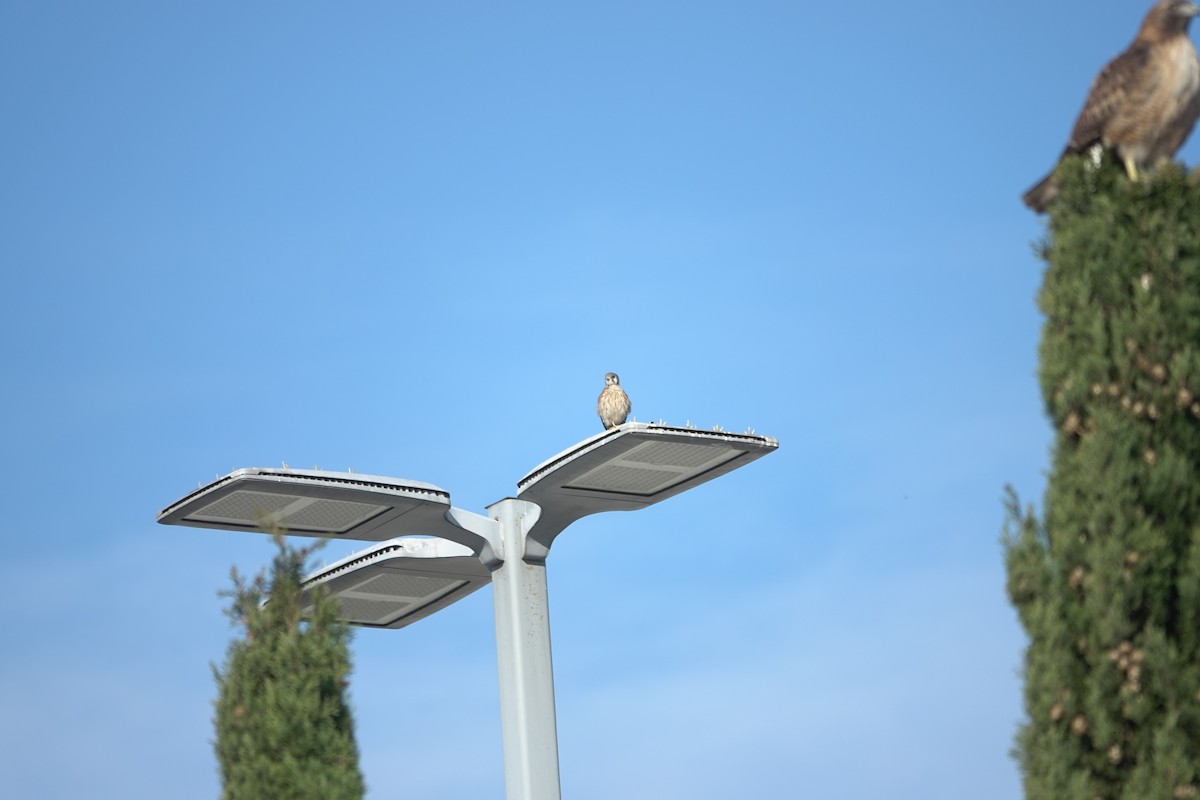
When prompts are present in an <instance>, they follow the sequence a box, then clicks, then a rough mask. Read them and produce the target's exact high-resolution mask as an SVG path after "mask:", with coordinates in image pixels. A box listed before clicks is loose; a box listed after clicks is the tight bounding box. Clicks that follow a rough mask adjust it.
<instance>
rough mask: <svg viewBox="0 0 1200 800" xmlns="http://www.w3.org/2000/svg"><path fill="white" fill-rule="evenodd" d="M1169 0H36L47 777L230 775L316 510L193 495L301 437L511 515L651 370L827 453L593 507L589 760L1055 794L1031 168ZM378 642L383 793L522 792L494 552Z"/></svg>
mask: <svg viewBox="0 0 1200 800" xmlns="http://www.w3.org/2000/svg"><path fill="white" fill-rule="evenodd" d="M1147 5H1148V4H1146V3H1129V2H1125V3H1120V2H1091V3H1084V2H1077V1H1075V0H1070V1H1069V2H1068V1H1066V0H1064V1H1063V2H1057V3H1053V4H1045V3H1034V2H1029V1H1028V0H1014V2H1010V3H992V4H982V5H981V4H967V5H963V4H961V3H950V2H945V1H944V0H938V1H937V2H924V3H921V2H918V3H915V4H914V3H909V4H898V3H882V2H874V1H873V0H862V1H861V2H856V3H843V4H828V3H826V4H801V3H783V2H749V3H747V2H739V3H731V2H730V3H714V2H695V1H694V0H693V2H687V3H683V2H655V1H654V0H642V2H638V3H626V2H619V1H618V0H613V1H610V2H607V3H603V4H599V3H593V4H580V3H527V2H515V3H508V4H499V3H497V4H485V3H477V2H474V3H473V2H442V3H416V2H401V1H399V0H396V1H394V2H354V3H336V4H335V3H320V4H318V3H304V2H301V3H286V4H285V3H278V2H275V3H252V4H245V3H223V2H216V3H213V2H209V3H190V2H178V3H158V2H141V3H134V2H119V1H118V0H113V2H106V3H82V2H75V3H69V2H33V1H32V0H9V1H8V2H5V3H3V4H0V102H2V104H3V110H4V123H3V125H0V143H2V144H3V153H4V158H3V159H0V264H2V265H3V267H4V275H5V276H6V290H5V291H4V292H2V293H0V312H2V313H0V333H2V334H3V336H0V342H2V344H0V347H2V348H3V351H2V355H3V363H4V365H5V375H6V380H5V382H4V387H5V388H4V391H3V392H2V393H0V412H2V413H0V419H2V420H3V426H4V430H3V440H4V455H5V458H4V459H3V465H2V466H0V469H2V470H3V476H2V477H3V481H2V483H0V485H2V486H3V489H2V490H0V491H3V501H4V502H3V505H4V508H5V510H6V514H7V520H6V522H7V528H8V534H7V535H6V537H5V552H6V557H5V558H4V559H3V560H2V561H0V585H3V586H5V587H6V589H7V593H8V595H9V597H10V611H11V613H10V615H9V622H8V623H7V624H8V626H9V628H8V630H9V633H8V635H7V636H5V637H4V644H3V645H2V646H0V647H2V649H0V654H2V656H3V657H2V658H0V775H3V776H4V783H5V787H6V791H7V792H8V793H10V794H11V795H12V796H14V797H38V798H42V799H43V800H55V799H57V798H72V799H73V798H77V797H82V796H87V797H91V798H98V799H101V800H102V799H104V798H122V799H123V800H128V798H161V797H171V798H177V799H178V800H191V799H192V798H212V797H215V796H217V794H218V792H219V783H218V779H217V775H216V768H215V760H214V757H213V754H212V749H211V744H210V743H211V738H212V735H213V733H212V726H211V714H212V710H211V702H212V699H213V697H214V691H215V690H214V685H213V681H212V676H211V672H210V667H209V665H210V663H212V662H220V661H222V659H223V658H224V652H225V647H226V645H227V643H228V641H229V640H230V637H231V636H232V635H233V631H231V629H230V628H229V626H228V622H227V620H226V619H225V617H224V616H223V614H222V611H221V609H222V601H221V600H220V599H219V598H218V597H217V592H218V591H219V590H221V589H223V588H225V587H226V586H227V585H228V581H227V576H228V571H229V567H230V566H231V565H233V564H236V565H238V567H239V568H240V569H242V570H245V571H253V570H255V569H257V567H258V566H259V565H260V564H262V563H264V562H265V561H266V560H268V559H269V557H270V554H271V545H270V541H269V540H268V539H266V538H265V537H256V536H253V535H248V534H237V533H225V532H216V531H207V530H199V529H189V528H166V527H162V526H159V525H157V524H156V523H155V521H154V517H155V513H156V512H157V511H158V510H159V509H160V508H161V507H163V506H165V505H167V504H168V503H170V502H171V501H173V500H175V499H176V498H178V497H180V496H181V495H183V494H185V493H187V492H188V491H190V490H191V489H193V488H195V486H196V485H197V483H198V482H206V481H209V480H211V479H213V478H214V477H216V476H217V475H219V474H225V473H227V472H229V471H230V470H233V469H236V468H239V467H245V466H274V465H277V464H279V463H280V462H281V461H286V462H288V463H289V464H290V465H291V466H294V467H309V466H320V467H321V468H324V469H337V470H343V469H347V468H353V469H354V470H355V471H357V472H369V473H375V474H383V475H394V476H399V477H406V478H413V479H417V480H424V481H429V482H432V483H435V484H438V485H439V486H442V487H444V488H446V489H447V490H449V491H450V492H451V495H452V500H453V502H454V504H455V505H457V506H460V507H463V508H467V509H470V510H475V511H482V509H483V507H484V506H486V505H487V504H489V503H491V502H493V501H495V500H498V499H500V498H502V497H505V496H508V495H511V494H513V493H514V492H515V484H516V481H517V479H518V478H520V477H521V476H522V475H524V474H525V472H526V471H528V470H529V469H530V468H532V467H534V466H535V465H537V464H539V463H540V462H541V461H543V460H544V459H546V458H548V457H549V456H551V455H553V454H555V453H557V452H558V451H560V450H563V449H564V448H566V447H568V446H570V445H571V444H573V443H575V442H577V441H579V440H581V439H584V438H586V437H587V436H590V435H592V434H593V433H594V432H596V431H597V430H599V428H598V421H597V420H596V418H595V415H594V402H595V397H596V394H597V393H598V392H599V390H600V389H601V388H602V385H603V375H604V373H605V372H606V371H609V370H612V371H616V372H619V373H620V374H621V377H622V383H623V384H624V385H625V387H626V388H627V390H628V391H629V394H630V396H631V398H632V400H633V405H634V413H635V415H636V416H637V418H638V419H640V420H658V419H663V420H665V421H667V422H671V423H675V424H682V423H685V422H691V423H692V424H694V425H699V426H702V427H710V426H711V425H715V424H719V425H722V426H724V427H725V428H727V429H730V430H743V429H745V428H747V427H753V428H754V429H755V430H757V431H758V432H759V433H762V434H767V435H771V436H775V437H777V438H778V439H779V441H780V449H779V452H778V453H776V454H773V455H771V456H770V457H768V458H766V459H763V460H761V461H758V462H755V463H754V464H753V465H751V466H749V467H747V468H745V469H743V470H739V471H737V472H734V473H732V474H730V475H728V476H726V477H723V478H721V479H720V480H718V481H715V482H713V483H710V484H706V485H705V486H703V487H702V488H700V489H697V490H695V491H693V492H689V493H686V494H684V495H681V496H679V497H676V498H672V499H671V500H668V501H666V502H664V503H662V504H660V505H658V506H654V507H652V508H649V509H646V510H643V511H639V512H636V513H632V514H608V515H601V516H599V517H591V518H587V519H585V520H582V521H581V522H579V523H577V524H576V525H575V526H573V527H572V528H571V529H570V530H569V531H567V532H566V533H565V534H564V535H563V536H562V537H560V538H559V539H558V541H557V543H556V544H555V547H554V551H553V553H552V554H551V558H550V562H549V580H550V591H551V603H552V630H553V641H554V655H555V671H556V688H557V702H558V716H559V740H560V756H561V763H562V782H563V793H564V796H567V797H571V798H574V799H575V800H593V799H594V800H602V799H603V800H608V799H609V798H614V797H620V798H625V799H626V800H643V799H644V800H674V799H675V798H688V800H704V799H705V798H729V797H755V796H799V795H801V794H804V795H805V796H812V797H831V796H837V797H871V796H879V795H881V794H885V793H886V795H887V796H892V797H903V798H922V800H936V799H937V798H960V797H964V796H969V797H976V798H1011V797H1014V796H1016V795H1018V793H1019V780H1018V775H1017V771H1016V768H1015V766H1014V763H1013V762H1012V760H1011V759H1010V757H1009V755H1008V751H1009V748H1010V746H1011V741H1012V734H1013V732H1014V729H1015V726H1016V725H1017V723H1018V721H1019V720H1020V718H1021V715H1022V711H1021V702H1020V683H1019V677H1018V670H1019V667H1020V658H1021V649H1022V647H1023V645H1024V637H1023V635H1022V632H1021V630H1020V628H1019V627H1018V625H1017V623H1016V620H1015V615H1014V613H1013V611H1012V609H1011V608H1010V607H1009V605H1008V603H1007V601H1006V599H1005V596H1004V592H1003V580H1004V572H1003V566H1002V561H1001V551H1000V547H999V543H998V537H999V532H1000V528H1001V524H1002V520H1003V513H1002V505H1001V497H1002V491H1003V487H1004V485H1005V484H1006V483H1011V484H1013V485H1014V486H1015V487H1016V488H1017V489H1018V490H1019V491H1020V493H1021V494H1022V496H1023V498H1024V499H1025V500H1026V501H1032V502H1038V501H1040V498H1041V493H1042V491H1043V486H1044V471H1045V469H1046V467H1047V464H1048V446H1049V443H1050V432H1049V429H1048V426H1047V424H1046V422H1045V420H1044V417H1043V414H1042V408H1041V401H1040V398H1039V394H1038V388H1037V383H1036V348H1037V339H1038V332H1039V326H1040V324H1041V319H1040V316H1039V314H1038V312H1037V310H1036V308H1035V306H1034V294H1035V292H1036V290H1037V287H1038V284H1039V282H1040V277H1041V264H1040V263H1039V262H1038V261H1037V259H1036V258H1035V257H1034V255H1033V251H1032V245H1033V243H1034V242H1036V241H1037V240H1038V239H1039V237H1040V236H1041V234H1042V221H1041V220H1039V219H1038V218H1037V217H1035V216H1034V215H1032V214H1031V213H1029V212H1028V211H1027V210H1026V209H1025V208H1024V207H1023V206H1022V205H1021V204H1020V200H1019V197H1020V194H1021V193H1022V192H1023V191H1024V190H1025V189H1026V188H1027V187H1028V186H1029V185H1030V184H1032V183H1033V182H1034V181H1035V180H1036V179H1037V178H1039V177H1040V176H1041V175H1042V174H1043V173H1044V172H1045V171H1046V170H1048V169H1049V168H1050V167H1051V166H1052V165H1053V163H1054V159H1055V158H1056V156H1057V154H1058V152H1059V150H1060V148H1061V147H1062V144H1063V142H1064V141H1065V139H1066V136H1067V133H1068V131H1069V129H1070V127H1071V124H1072V122H1073V120H1074V116H1075V114H1076V113H1077V111H1078V109H1079V107H1080V106H1081V104H1082V101H1083V97H1084V94H1085V92H1086V89H1087V86H1088V84H1089V82H1090V81H1091V78H1092V77H1093V75H1094V74H1095V73H1096V71H1097V70H1098V69H1099V68H1100V66H1101V65H1102V64H1103V63H1104V62H1105V61H1106V60H1107V59H1109V58H1110V57H1112V56H1113V55H1115V54H1116V53H1117V52H1118V51H1119V50H1120V49H1121V48H1123V47H1124V46H1125V45H1126V44H1127V43H1128V41H1129V40H1130V39H1131V38H1132V36H1133V33H1134V31H1135V29H1136V27H1137V24H1138V22H1139V21H1140V17H1141V16H1142V14H1143V13H1144V11H1145V8H1146V7H1147ZM1197 147H1198V145H1197V144H1196V142H1195V141H1192V142H1190V143H1189V144H1188V145H1187V146H1186V147H1185V148H1184V150H1183V151H1182V153H1181V157H1182V159H1183V160H1184V161H1187V162H1189V163H1194V162H1196V161H1197V160H1198V157H1200V153H1198V152H1197ZM352 549H354V547H353V545H351V544H349V543H336V544H332V545H330V546H329V547H328V548H326V550H325V552H324V555H323V557H324V558H326V559H327V560H330V561H332V560H335V559H336V558H340V557H341V556H342V555H344V554H346V553H348V552H350V551H351V550H352ZM354 659H355V673H354V677H353V683H352V689H351V690H352V700H353V703H354V707H355V712H356V715H357V722H358V737H359V745H360V748H361V751H362V766H363V769H364V772H365V774H366V779H367V783H368V785H369V792H370V794H369V796H370V797H371V798H390V797H414V798H415V797H419V798H427V799H429V800H459V799H460V798H462V799H466V798H471V799H472V800H476V799H477V798H500V797H502V795H503V776H502V760H501V752H500V723H499V709H498V698H497V687H496V673H495V644H494V638H493V629H492V609H491V596H490V592H489V591H482V592H479V593H477V594H475V595H473V596H471V597H470V598H468V599H467V600H465V601H463V602H461V603H459V604H457V605H455V606H453V607H451V608H449V609H447V610H445V611H443V612H441V613H439V614H438V615H436V616H434V617H432V618H430V619H428V620H425V621H422V622H420V623H418V624H416V625H414V626H413V627H411V628H408V629H405V630H403V631H399V632H397V631H371V630H368V631H361V632H359V633H358V635H357V636H356V638H355V642H354Z"/></svg>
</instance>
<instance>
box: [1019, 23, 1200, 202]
mask: <svg viewBox="0 0 1200 800" xmlns="http://www.w3.org/2000/svg"><path fill="white" fill-rule="evenodd" d="M1197 13H1200V7H1197V6H1196V4H1195V3H1192V2H1189V0H1161V2H1158V3H1155V4H1154V7H1153V8H1151V9H1150V12H1149V13H1148V14H1147V15H1146V19H1145V20H1143V21H1142V27H1141V28H1140V29H1139V30H1138V34H1137V36H1136V37H1135V38H1134V40H1133V44H1131V45H1129V47H1128V49H1126V50H1125V52H1123V53H1121V54H1120V55H1119V56H1117V57H1116V58H1114V59H1113V60H1112V61H1110V62H1109V63H1108V65H1107V66H1105V67H1104V69H1102V70H1100V74H1099V75H1097V76H1096V79H1095V80H1094V81H1093V82H1092V88H1091V89H1090V90H1089V91H1088V96H1087V101H1086V102H1085V103H1084V104H1083V111H1081V112H1079V119H1077V120H1076V121H1075V128H1074V130H1072V131H1071V138H1070V140H1069V141H1068V142H1067V147H1066V149H1065V150H1063V154H1062V155H1061V156H1059V159H1058V160H1059V162H1061V161H1062V160H1063V159H1064V158H1066V157H1067V156H1069V155H1074V154H1076V153H1084V152H1087V151H1089V150H1091V149H1092V148H1093V147H1095V146H1096V145H1102V146H1104V147H1108V148H1112V149H1113V150H1115V151H1116V154H1117V157H1118V158H1120V159H1121V162H1122V163H1123V164H1124V165H1125V172H1126V174H1128V175H1129V179H1130V180H1135V181H1136V180H1137V176H1138V170H1139V169H1141V168H1145V167H1154V166H1156V165H1157V164H1159V163H1160V162H1162V161H1166V160H1168V159H1170V158H1172V157H1173V156H1174V155H1175V153H1176V151H1178V150H1179V148H1180V147H1181V146H1182V145H1183V143H1184V141H1185V140H1186V139H1187V137H1188V134H1190V133H1191V132H1192V126H1194V125H1195V124H1196V118H1197V117H1200V59H1198V58H1197V57H1196V48H1195V46H1194V45H1193V44H1192V40H1191V39H1189V38H1188V25H1189V24H1190V23H1191V21H1192V17H1194V16H1196V14H1197ZM1057 195H1058V183H1057V181H1056V180H1055V178H1054V172H1053V171H1051V172H1050V174H1049V175H1047V176H1046V177H1045V178H1043V179H1042V180H1041V181H1039V182H1038V184H1037V185H1036V186H1034V187H1033V188H1032V189H1030V190H1029V191H1028V192H1026V193H1025V196H1024V197H1023V198H1022V200H1024V201H1025V205H1027V206H1029V207H1030V208H1032V209H1033V210H1034V211H1037V212H1039V213H1040V212H1043V211H1045V210H1046V208H1047V206H1049V205H1050V203H1051V202H1053V200H1054V198H1055V197H1056V196H1057Z"/></svg>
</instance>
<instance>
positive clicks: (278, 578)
mask: <svg viewBox="0 0 1200 800" xmlns="http://www.w3.org/2000/svg"><path fill="white" fill-rule="evenodd" d="M275 539H276V543H277V545H278V552H277V553H276V554H275V558H274V561H273V563H272V565H271V570H270V577H269V579H268V577H267V575H265V574H264V573H262V572H260V573H259V574H258V575H257V576H256V577H255V578H254V579H253V580H246V579H245V578H244V577H243V576H242V575H240V574H238V571H237V569H236V568H235V569H234V570H233V572H232V578H233V589H232V590H231V591H229V592H225V593H223V594H224V595H225V596H227V597H229V598H231V602H230V605H229V608H228V610H227V613H228V614H229V616H230V618H231V619H232V620H233V622H234V624H235V625H236V626H238V627H239V628H241V630H242V632H243V633H244V638H242V639H237V640H234V641H233V642H231V643H230V646H229V651H228V653H227V656H226V661H225V667H224V669H223V670H218V669H216V668H214V670H213V672H214V674H215V676H216V681H217V686H218V698H217V700H216V704H215V705H216V729H217V740H216V751H217V760H218V763H219V766H220V771H221V783H222V795H221V796H222V798H223V800H306V799H307V798H311V799H312V800H359V799H360V798H362V796H363V792H364V787H363V780H362V774H361V773H360V771H359V767H358V749H357V745H356V744H355V740H354V724H353V719H352V716H351V712H350V707H349V705H348V703H347V700H346V688H347V679H348V677H349V674H350V655H349V640H350V632H349V629H348V627H347V626H346V625H345V624H344V623H342V622H340V621H339V620H338V618H337V601H336V600H334V599H333V598H331V597H329V596H328V595H326V594H324V593H315V594H314V595H313V596H312V598H311V599H310V600H309V601H306V600H305V599H304V598H303V596H302V593H301V582H302V579H303V576H304V572H305V565H306V563H307V561H308V559H309V557H310V555H311V554H312V552H313V550H314V549H315V546H314V547H308V548H302V549H297V548H293V547H290V546H289V545H288V544H287V543H286V541H285V540H284V537H283V536H282V535H281V534H279V533H278V532H276V536H275ZM264 599H266V600H268V602H266V603H265V604H264V603H263V600H264ZM308 602H311V603H312V606H311V608H305V606H306V605H307V604H308Z"/></svg>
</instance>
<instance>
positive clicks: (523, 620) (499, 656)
mask: <svg viewBox="0 0 1200 800" xmlns="http://www.w3.org/2000/svg"><path fill="white" fill-rule="evenodd" d="M488 513H489V514H490V515H491V517H492V518H493V519H495V520H496V521H497V522H499V523H500V540H501V543H502V544H501V546H502V548H503V550H504V554H503V556H502V557H503V559H504V560H503V561H502V562H501V564H500V565H499V566H498V567H496V568H495V569H493V570H492V587H493V591H494V594H493V597H494V598H495V603H494V605H495V611H496V662H497V668H498V672H499V675H500V718H501V725H502V729H503V739H504V783H505V789H506V797H508V798H510V800H559V794H560V787H559V777H558V730H557V722H556V720H555V713H554V666H553V661H552V658H551V653H550V603H549V597H548V595H547V592H546V562H545V561H544V560H537V561H532V560H527V559H526V558H525V542H526V536H527V535H528V533H529V531H530V530H532V529H533V526H534V524H536V523H537V520H538V517H539V516H540V514H541V509H540V508H538V506H536V505H534V504H533V503H529V502H526V501H524V500H514V499H512V498H508V499H505V500H501V501H500V502H498V503H496V504H494V505H492V506H489V507H488Z"/></svg>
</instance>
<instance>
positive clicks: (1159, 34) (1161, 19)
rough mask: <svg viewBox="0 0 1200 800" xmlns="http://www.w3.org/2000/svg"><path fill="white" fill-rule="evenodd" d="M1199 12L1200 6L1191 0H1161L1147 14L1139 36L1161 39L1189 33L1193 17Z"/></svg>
mask: <svg viewBox="0 0 1200 800" xmlns="http://www.w3.org/2000/svg"><path fill="white" fill-rule="evenodd" d="M1197 14H1200V6H1197V5H1196V4H1195V3H1193V2H1191V0H1161V2H1159V3H1157V4H1156V5H1155V6H1154V8H1152V9H1150V13H1148V14H1147V15H1146V20H1145V21H1144V22H1143V23H1142V30H1141V31H1140V32H1139V37H1142V38H1148V39H1160V38H1165V37H1167V36H1173V35H1176V34H1181V33H1187V29H1188V25H1190V24H1191V22H1192V17H1194V16H1196V15H1197Z"/></svg>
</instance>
